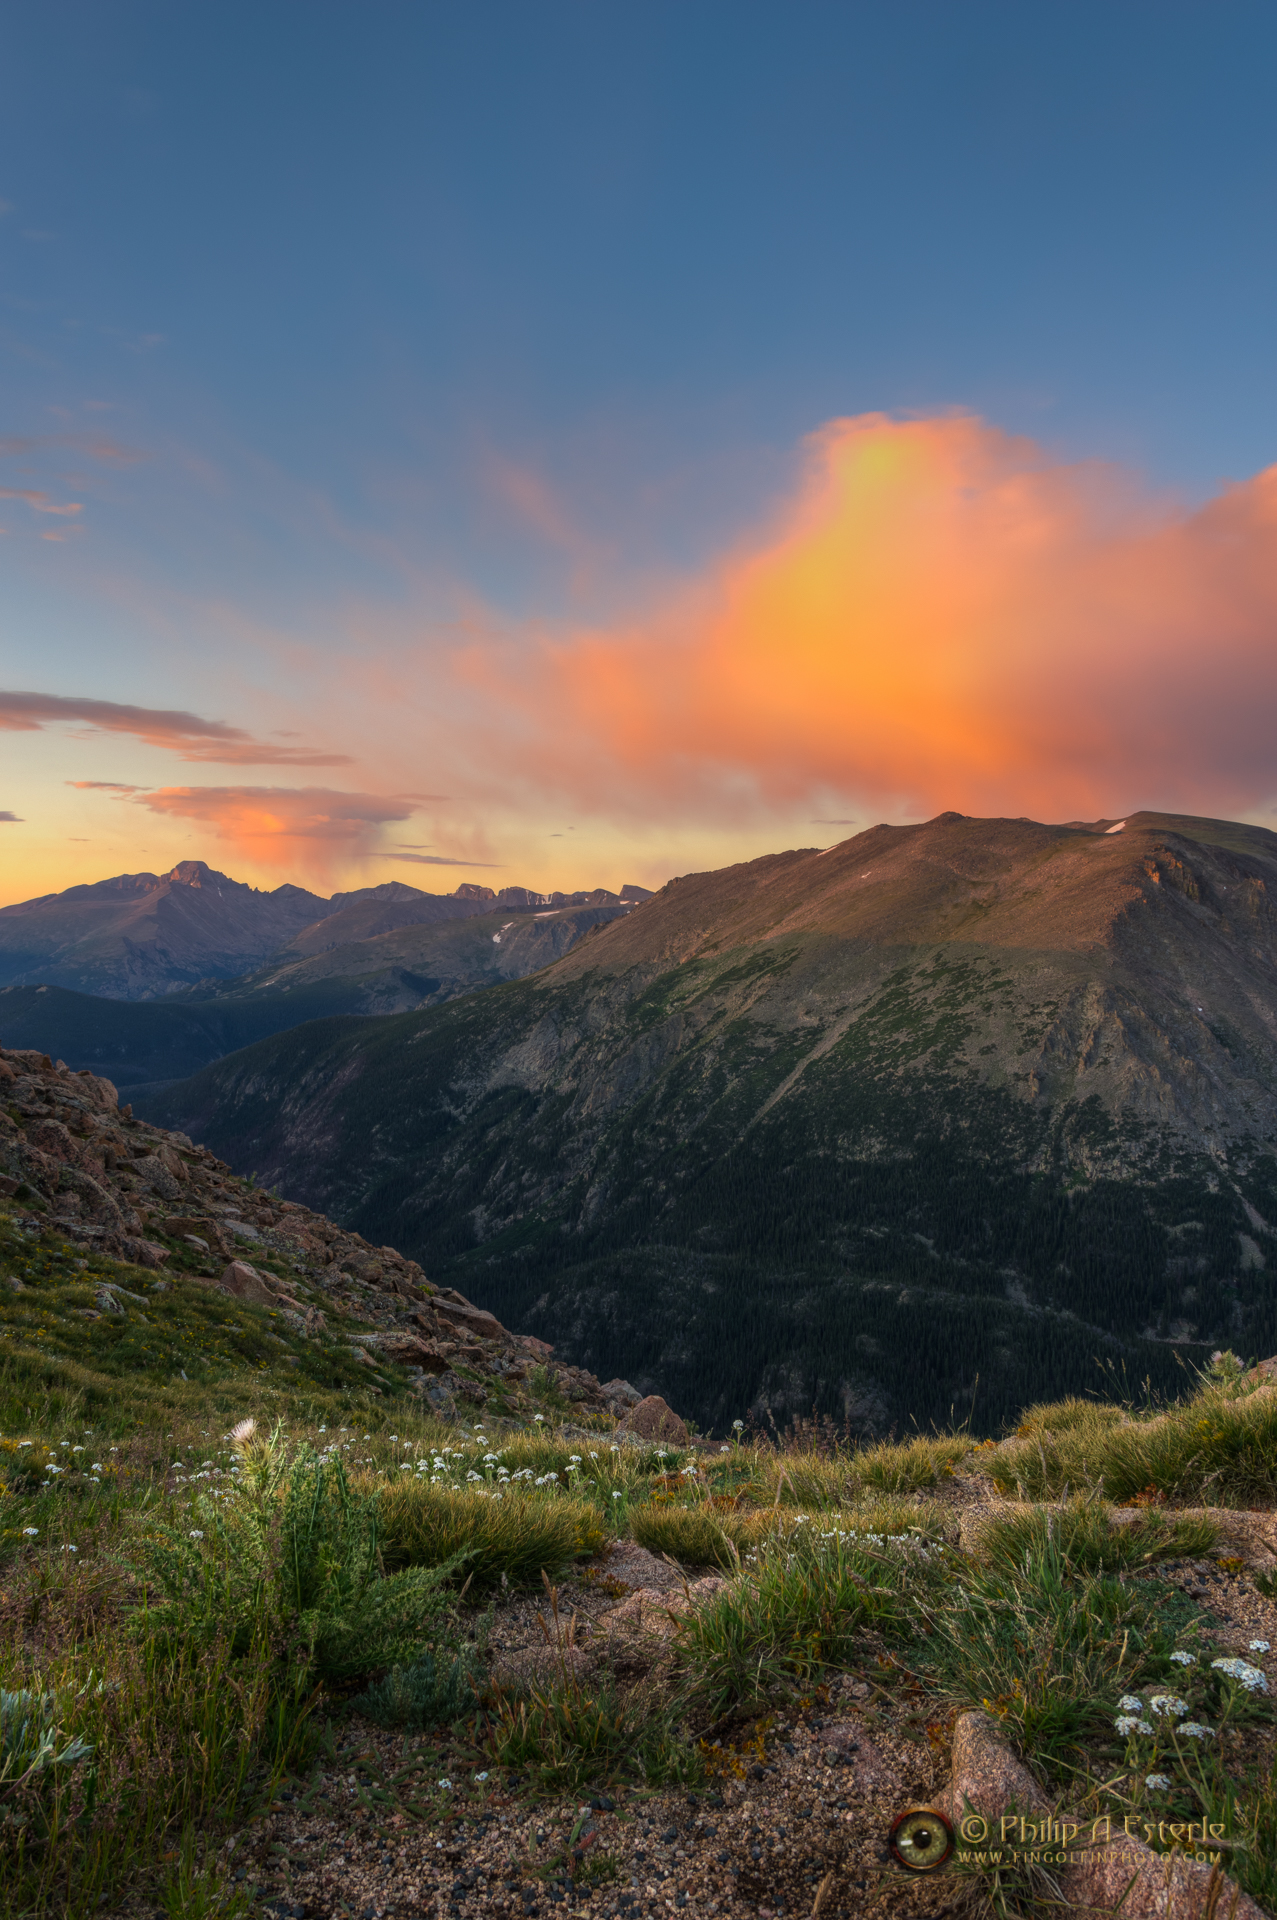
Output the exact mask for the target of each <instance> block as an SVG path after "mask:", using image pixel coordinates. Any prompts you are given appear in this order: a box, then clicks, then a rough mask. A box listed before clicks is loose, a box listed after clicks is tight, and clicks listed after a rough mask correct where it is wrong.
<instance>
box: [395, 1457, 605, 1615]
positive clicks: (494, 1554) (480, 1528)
mask: <svg viewBox="0 0 1277 1920" xmlns="http://www.w3.org/2000/svg"><path fill="white" fill-rule="evenodd" d="M378 1524H379V1528H380V1535H381V1541H382V1547H383V1551H384V1553H385V1556H386V1561H387V1564H388V1565H392V1566H396V1567H410V1568H418V1567H419V1568H425V1567H440V1566H444V1565H455V1564H458V1563H459V1561H460V1559H462V1558H464V1563H465V1571H466V1577H467V1578H468V1579H469V1580H470V1581H471V1582H472V1583H473V1586H474V1587H475V1589H476V1590H478V1591H487V1590H488V1589H489V1588H491V1587H494V1586H497V1585H499V1584H500V1583H501V1580H502V1576H503V1575H504V1576H505V1580H506V1582H507V1584H508V1585H510V1586H514V1587H534V1586H538V1585H539V1584H540V1582H541V1576H542V1574H543V1573H546V1574H548V1575H549V1576H550V1577H551V1578H552V1579H553V1578H555V1577H556V1576H557V1575H558V1574H560V1573H562V1572H563V1571H564V1569H565V1568H567V1567H569V1566H570V1565H571V1564H572V1561H573V1560H574V1559H575V1558H576V1557H577V1555H578V1554H588V1553H597V1552H598V1551H599V1549H600V1548H601V1547H602V1545H603V1542H604V1538H605V1534H604V1528H603V1523H602V1520H601V1518H600V1516H599V1512H598V1509H597V1508H596V1507H595V1506H594V1505H593V1504H592V1503H591V1502H590V1501H588V1500H585V1499H580V1498H577V1497H575V1496H573V1495H570V1494H564V1493H554V1492H550V1493H540V1492H530V1493H524V1492H520V1491H516V1490H515V1489H514V1488H512V1487H507V1488H504V1489H501V1490H497V1489H492V1490H489V1489H487V1488H484V1489H482V1490H478V1489H469V1488H460V1487H432V1486H431V1485H430V1484H429V1483H428V1482H423V1481H422V1480H421V1479H420V1478H417V1477H414V1478H412V1479H409V1478H408V1477H407V1476H406V1475H405V1476H404V1478H403V1479H402V1480H401V1481H392V1482H391V1484H390V1485H389V1486H385V1487H383V1488H382V1489H381V1491H380V1493H379V1496H378Z"/></svg>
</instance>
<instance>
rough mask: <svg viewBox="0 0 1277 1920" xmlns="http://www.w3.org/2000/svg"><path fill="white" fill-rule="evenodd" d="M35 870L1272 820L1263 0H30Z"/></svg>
mask: <svg viewBox="0 0 1277 1920" xmlns="http://www.w3.org/2000/svg"><path fill="white" fill-rule="evenodd" d="M0 203H3V210H2V211H0V401H2V409H0V528H2V529H3V531H2V532H0V568H3V575H4V590H3V593H2V594H0V904H6V903H10V902H13V901H17V900H21V899H25V898H29V897H32V896H34V895H38V894H43V893H48V892H52V891H55V890H57V889H60V888H62V887H66V886H69V885H74V884H78V883H80V882H84V881H92V880H96V879H101V878H104V877H106V876H107V875H110V874H115V873H121V872H139V871H152V872H163V871H165V870H167V868H168V867H170V866H172V865H173V864H174V863H176V862H177V861H179V860H184V859H192V858H199V859H206V860H208V861H209V863H210V864H211V865H213V866H216V867H219V868H221V869H222V870H223V871H227V872H230V873H232V874H234V875H235V876H236V877H237V878H240V879H247V880H250V881H252V882H253V883H254V884H255V885H259V886H275V885H278V884H280V883H281V882H282V881H285V880H290V881H296V882H298V883H300V884H304V885H307V886H312V887H316V888H318V889H319V890H321V891H325V892H327V891H332V890H335V889H338V888H342V889H344V888H349V887H352V886H359V885H368V884H374V883H376V882H379V881H383V880H389V879H398V880H402V881H406V882H408V883H409V884H411V885H415V886H420V887H423V888H426V889H427V890H430V891H436V892H450V891H452V890H453V889H454V888H455V887H456V886H457V885H458V884H460V883H461V882H464V881H480V882H485V883H487V884H491V885H493V886H496V887H500V886H504V885H510V884H522V885H526V886H533V887H542V888H545V889H547V890H548V889H550V888H564V889H571V888H575V887H585V886H591V887H592V886H598V885H603V886H610V887H614V888H618V887H620V886H621V885H622V884H623V883H624V882H627V881H629V882H638V883H640V884H645V885H648V886H659V885H660V884H661V883H662V882H663V881H664V880H665V879H667V878H668V877H669V876H670V875H671V874H674V873H685V872H689V871H694V870H698V869H704V868H709V867H717V866H722V865H725V864H728V863H730V862H732V861H735V860H742V859H749V858H752V857H754V856H755V855H757V854H760V853H764V852H769V851H773V850H776V849H778V848H782V847H792V846H823V845H827V844H830V843H831V842H833V841H836V840H838V839H841V838H845V837H846V836H847V835H848V834H850V833H854V832H856V831H859V830H860V829H861V828H863V827H865V826H869V825H872V824H873V823H875V822H876V821H879V820H892V821H904V820H910V819H920V818H926V817H929V816H930V815H932V814H934V813H937V812H940V811H943V810H946V809H949V808H953V809H956V810H957V811H959V812H963V813H973V814H995V813H996V814H1009V815H1014V816H1019V815H1029V816H1032V817H1035V818H1041V819H1052V820H1059V819H1094V818H1100V817H1105V818H1117V817H1120V816H1121V815H1123V814H1125V813H1127V812H1131V811H1134V810H1136V809H1137V808H1142V807H1163V808H1168V809H1175V810H1179V811H1191V812H1196V813H1206V814H1214V815H1220V816H1229V817H1241V818H1246V819H1252V820H1255V821H1258V822H1260V823H1262V824H1265V825H1272V826H1277V818H1274V809H1275V808H1277V764H1275V760H1274V745H1273V742H1274V737H1275V730H1274V727H1273V717H1274V714H1275V713H1277V12H1275V11H1274V9H1273V8H1272V6H1271V5H1270V4H1268V3H1267V0H1264V4H1256V5H1251V4H1246V0H1229V4H1227V5H1224V6H1208V5H1205V4H1202V3H1201V0H1196V3H1195V4H1192V5H1182V4H1177V0H1103V3H1102V4H1091V0H1067V4H1053V3H1052V0H1043V3H1042V4H1039V5H1034V6H1025V5H1023V4H1022V3H1018V4H1014V5H1011V4H988V3H986V0H962V4H961V5H956V4H954V3H953V0H943V4H932V3H931V0H916V3H915V0H891V4H886V3H885V0H875V4H872V5H865V4H857V0H842V4H838V5H825V4H823V3H822V0H802V4H801V5H798V6H782V5H778V4H775V3H774V0H773V4H769V5H758V4H754V0H677V4H666V3H665V0H643V3H642V4H641V5H635V4H629V5H618V4H606V3H601V0H589V3H588V4H587V3H586V0H510V3H507V0H456V3H455V4H452V3H449V4H442V3H441V4H432V3H431V0H411V4H399V0H369V4H365V5H353V4H350V0H346V4H342V5H331V4H327V0H305V4H302V0H286V3H284V0H252V3H251V4H240V3H239V0H219V4H218V5H217V6H216V7H209V6H207V5H203V4H199V5H193V4H177V3H170V4H155V3H152V0H137V3H133V0H90V3H89V4H80V3H79V0H77V3H75V4H63V3H62V0H42V4H41V6H39V7H37V8H31V7H26V8H24V7H18V6H14V5H10V6H9V7H7V8H3V9H0Z"/></svg>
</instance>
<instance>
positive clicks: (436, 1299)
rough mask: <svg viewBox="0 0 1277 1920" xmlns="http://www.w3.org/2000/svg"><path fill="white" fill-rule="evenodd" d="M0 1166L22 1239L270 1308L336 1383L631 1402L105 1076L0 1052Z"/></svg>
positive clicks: (490, 1396)
mask: <svg viewBox="0 0 1277 1920" xmlns="http://www.w3.org/2000/svg"><path fill="white" fill-rule="evenodd" d="M0 1170H2V1171H0V1208H3V1211H4V1212H5V1214H6V1215H9V1214H13V1213H16V1215H17V1217H18V1219H19V1220H20V1221H22V1220H25V1221H26V1222H27V1224H28V1226H29V1228H30V1229H31V1230H34V1231H37V1232H39V1231H43V1230H50V1229H51V1230H52V1231H53V1232H54V1233H55V1234H57V1235H60V1236H62V1237H64V1238H65V1239H67V1240H69V1241H70V1242H72V1243H74V1244H75V1245H77V1246H79V1247H80V1248H82V1249H83V1250H85V1251H86V1252H89V1253H91V1254H93V1255H105V1256H108V1257H110V1258H114V1259H117V1260H120V1261H127V1262H131V1263H132V1264H133V1265H135V1266H138V1267H142V1268H146V1269H151V1270H154V1271H156V1272H163V1273H165V1274H167V1275H172V1276H177V1275H178V1274H184V1275H186V1276H188V1277H190V1278H192V1279H195V1280H202V1281H204V1282H206V1283H207V1284H209V1285H211V1286H215V1287H217V1288H220V1289H221V1290H222V1291H223V1292H225V1293H227V1294H228V1295H232V1296H233V1297H234V1298H235V1299H236V1300H238V1301H240V1302H242V1303H243V1304H244V1305H246V1306H249V1307H264V1308H269V1309H270V1310H271V1311H272V1312H273V1313H274V1314H275V1316H276V1317H277V1320H278V1322H279V1324H281V1325H283V1326H284V1327H286V1328H287V1329H288V1330H289V1333H290V1334H291V1335H292V1336H293V1338H294V1341H295V1342H296V1341H302V1342H323V1343H324V1344H325V1345H326V1346H328V1347H330V1348H331V1347H332V1346H333V1345H334V1343H336V1345H337V1347H338V1348H339V1350H340V1368H344V1371H345V1374H346V1376H347V1377H348V1378H353V1380H354V1382H355V1383H356V1384H361V1385H364V1386H368V1387H371V1389H372V1390H373V1391H374V1392H381V1391H382V1390H394V1389H399V1390H402V1388H403V1387H404V1386H405V1385H406V1386H407V1387H408V1388H409V1389H410V1390H411V1391H414V1392H416V1393H418V1394H421V1395H423V1396H425V1397H426V1398H427V1399H428V1400H429V1401H430V1402H431V1403H432V1404H433V1405H434V1406H435V1407H436V1409H438V1410H440V1411H442V1412H446V1413H450V1412H453V1411H455V1410H457V1409H458V1407H461V1406H468V1407H471V1408H474V1407H483V1406H490V1407H491V1408H492V1409H493V1411H496V1412H502V1413H509V1414H517V1413H518V1412H519V1411H520V1410H521V1409H522V1410H523V1411H524V1412H526V1411H528V1410H529V1408H530V1407H531V1405H533V1404H542V1403H546V1402H547V1401H548V1403H550V1404H555V1403H557V1404H558V1406H559V1407H560V1409H562V1410H565V1411H567V1412H569V1413H574V1414H575V1415H576V1416H577V1417H578V1418H582V1417H583V1418H587V1419H588V1418H598V1417H599V1416H609V1415H615V1416H621V1417H626V1416H628V1415H629V1414H630V1411H631V1409H633V1408H634V1407H635V1406H636V1405H637V1403H638V1402H639V1400H640V1396H639V1394H638V1393H637V1391H636V1390H635V1389H634V1388H632V1387H630V1386H629V1385H628V1384H627V1382H625V1381H623V1380H613V1381H611V1382H610V1383H609V1384H608V1385H607V1386H606V1387H603V1386H600V1384H599V1382H598V1380H597V1379H595V1378H594V1377H593V1376H592V1375H590V1374H588V1373H586V1372H584V1371H583V1370H582V1369H580V1368H578V1367H574V1366H572V1365H571V1364H570V1363H567V1362H565V1361H563V1360H561V1359H559V1358H557V1357H556V1356H555V1355H554V1352H553V1350H552V1348H550V1347H549V1346H547V1345H546V1344H545V1343H544V1342H542V1341H539V1340H536V1339H530V1338H524V1337H519V1336H516V1335H513V1334H511V1333H508V1332H507V1331H506V1329H505V1328H504V1327H503V1326H502V1325H501V1324H500V1322H499V1321H498V1320H496V1319H495V1318H494V1316H493V1315H492V1314H490V1313H487V1312H485V1311H483V1310H482V1309H480V1308H478V1307H475V1306H474V1305H473V1304H472V1303H471V1302H470V1301H469V1300H467V1299H466V1297H465V1296H464V1295H463V1294H461V1293H459V1292H457V1291H456V1290H455V1289H453V1288H437V1287H434V1286H432V1285H431V1284H430V1283H429V1282H428V1281H427V1279H426V1277H425V1275H424V1273H423V1272H422V1270H421V1267H420V1266H419V1265H418V1264H417V1263H416V1262H415V1261H412V1260H407V1259H405V1258H404V1257H403V1255H402V1254H400V1253H398V1252H397V1251H396V1250H395V1249H394V1248H393V1247H388V1246H381V1247H377V1246H373V1245H371V1244H370V1243H369V1242H368V1241H367V1240H365V1239H364V1238H363V1237H362V1235H360V1234H358V1233H351V1232H347V1231H345V1230H343V1229H342V1228H340V1227H337V1226H334V1224H333V1223H332V1222H331V1221H330V1220H327V1219H325V1218H324V1217H323V1215H321V1214H317V1213H313V1212H312V1211H310V1209H308V1208H306V1207H303V1206H299V1205H297V1204H296V1203H295V1202H292V1201H281V1200H279V1199H277V1198H276V1197H275V1196H274V1195H272V1194H269V1193H264V1192H262V1191H261V1190H260V1189H258V1188H256V1187H254V1186H252V1185H250V1184H249V1183H247V1182H246V1181H244V1180H241V1179H238V1178H236V1177H235V1176H234V1175H233V1174H232V1173H231V1172H230V1169H229V1168H228V1167H227V1166H226V1165H225V1164H224V1163H223V1162H222V1161H219V1160H218V1159H217V1158H216V1156H215V1155H214V1154H212V1153H211V1152H210V1151H209V1150H208V1149H207V1148H205V1147H197V1146H195V1145H193V1143H192V1142H191V1141H190V1139H189V1138H187V1136H186V1135H184V1134H180V1133H169V1132H166V1131H165V1130H163V1129H161V1128H156V1127H151V1126H147V1125H145V1124H144V1123H142V1122H140V1121H138V1120H136V1119H135V1118H134V1117H133V1114H132V1110H131V1108H130V1107H128V1106H125V1107H124V1108H123V1109H121V1108H120V1106H119V1104H118V1097H117V1094H116V1090H115V1088H114V1087H113V1086H112V1085H111V1083H110V1081H109V1080H105V1079H102V1078H100V1077H98V1076H96V1075H94V1074H91V1073H87V1072H81V1073H72V1072H71V1071H70V1069H69V1068H67V1067H66V1066H65V1065H64V1064H63V1063H62V1062H61V1061H59V1062H57V1063H56V1064H55V1063H54V1062H52V1061H50V1060H49V1058H48V1057H47V1055H42V1054H39V1053H35V1052H31V1051H27V1050H24V1049H19V1048H0ZM281 1269H282V1270H281ZM12 1284H13V1282H12V1281H11V1282H10V1285H12ZM118 1291H119V1290H118V1287H114V1288H113V1287H110V1286H107V1285H105V1284H104V1285H103V1289H102V1292H103V1296H104V1297H102V1298H101V1299H100V1300H99V1305H100V1307H102V1308H103V1310H104V1311H106V1312H111V1313H115V1312H120V1311H123V1310H124V1309H123V1308H122V1303H121V1301H120V1300H119V1298H118V1297H117V1296H118ZM89 1317H90V1318H95V1317H98V1316H96V1315H94V1314H90V1316H89ZM330 1322H331V1323H332V1324H331V1326H330ZM534 1373H536V1375H537V1379H536V1386H537V1388H538V1392H539V1400H538V1401H535V1402H534V1401H532V1400H530V1399H529V1392H528V1387H529V1382H530V1379H531V1377H532V1375H533V1374H534Z"/></svg>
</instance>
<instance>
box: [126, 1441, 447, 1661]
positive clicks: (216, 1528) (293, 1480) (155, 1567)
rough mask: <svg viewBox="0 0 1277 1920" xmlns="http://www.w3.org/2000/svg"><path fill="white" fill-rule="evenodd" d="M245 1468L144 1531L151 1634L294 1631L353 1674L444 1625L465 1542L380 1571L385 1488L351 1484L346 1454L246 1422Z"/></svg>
mask: <svg viewBox="0 0 1277 1920" xmlns="http://www.w3.org/2000/svg"><path fill="white" fill-rule="evenodd" d="M237 1440H238V1445H239V1450H240V1454H241V1459H242V1474H241V1478H240V1482H239V1484H238V1485H236V1486H234V1487H233V1488H232V1489H231V1490H229V1492H228V1493H227V1495H226V1497H225V1498H223V1499H222V1500H221V1501H220V1502H214V1500H213V1499H212V1497H211V1496H210V1495H209V1494H204V1493H201V1494H200V1495H198V1496H197V1497H196V1498H195V1499H194V1500H193V1501H192V1502H191V1504H190V1507H189V1509H188V1514H187V1517H188V1518H196V1519H198V1520H199V1521H200V1523H201V1524H200V1525H199V1526H197V1527H191V1528H186V1529H183V1528H179V1527H175V1526H173V1525H172V1524H168V1525H164V1526H154V1527H153V1528H152V1529H151V1530H150V1531H149V1532H148V1533H147V1534H146V1535H144V1537H143V1542H142V1549H141V1551H142V1559H143V1564H144V1566H145V1569H146V1573H147V1575H148V1576H149V1579H150V1580H151V1581H152V1582H154V1584H155V1585H157V1586H158V1587H159V1588H160V1590H161V1591H162V1593H163V1594H164V1596H165V1598H164V1601H163V1602H162V1603H161V1604H160V1606H159V1607H150V1606H147V1607H146V1608H144V1609H143V1610H142V1611H141V1612H140V1614H139V1617H138V1619H137V1621H136V1625H137V1626H138V1628H139V1629H140V1630H142V1631H144V1632H146V1633H148V1634H154V1633H156V1632H159V1633H166V1632H167V1633H168V1634H169V1635H172V1636H175V1637H176V1638H178V1639H179V1640H180V1639H186V1638H194V1639H196V1640H203V1641H206V1642H207V1641H208V1640H211V1639H213V1638H215V1637H217V1636H218V1635H223V1634H224V1635H226V1636H227V1637H228V1639H229V1641H230V1644H231V1646H232V1649H233V1650H234V1651H235V1652H236V1653H242V1652H243V1651H244V1650H245V1649H246V1647H247V1646H248V1644H249V1643H250V1642H251V1641H252V1640H253V1638H254V1637H255V1636H256V1635H258V1634H261V1633H266V1634H281V1633H282V1634H284V1635H295V1636H296V1637H297V1638H298V1639H299V1640H300V1642H301V1644H302V1645H303V1646H304V1648H305V1652H306V1657H307V1662H308V1664H309V1666H310V1667H311V1668H312V1669H313V1671H314V1672H315V1674H316V1675H317V1676H318V1677H319V1678H321V1679H325V1680H330V1681H338V1682H342V1681H349V1680H354V1679H359V1678H361V1677H362V1676H363V1675H365V1674H368V1673H371V1672H375V1671H376V1670H377V1669H378V1668H379V1667H385V1666H390V1665H392V1664H394V1663H395V1662H396V1661H404V1660H408V1659H410V1658H411V1657H412V1655H413V1654H414V1653H415V1651H416V1650H417V1648H418V1647H419V1646H420V1643H421V1641H422V1640H423V1639H427V1638H429V1637H431V1635H432V1634H433V1633H435V1632H437V1631H438V1628H439V1623H440V1622H441V1621H442V1619H443V1617H444V1616H445V1615H446V1613H447V1611H448V1608H449V1604H450V1603H449V1597H448V1595H447V1594H446V1592H445V1591H444V1586H445V1583H446V1582H447V1581H448V1580H449V1579H450V1578H451V1576H452V1575H453V1574H454V1573H455V1572H456V1570H457V1568H458V1566H459V1565H460V1558H461V1557H460V1556H458V1555H457V1554H456V1553H455V1552H454V1553H452V1554H450V1555H448V1556H446V1557H443V1556H441V1557H440V1558H439V1559H438V1560H436V1562H435V1563H434V1564H433V1565H431V1566H429V1567H421V1566H418V1567H411V1568H408V1569H405V1570H404V1571H402V1572H398V1573H393V1574H389V1575H383V1574H382V1572H381V1567H380V1561H379V1554H378V1537H377V1504H376V1500H375V1499H374V1498H372V1497H370V1496H367V1495H361V1494H359V1493H357V1492H356V1491H355V1490H354V1488H352V1486H351V1483H350V1480H349V1478H348V1476H347V1473H346V1468H345V1465H344V1463H343V1462H342V1460H341V1459H340V1458H337V1457H334V1456H332V1455H323V1454H318V1453H316V1452H315V1450H314V1448H312V1447H308V1446H304V1447H301V1448H299V1449H298V1450H297V1451H296V1452H295V1453H292V1454H290V1453H289V1451H288V1449H287V1447H286V1445H285V1442H284V1439H283V1435H282V1430H281V1429H280V1428H278V1427H277V1428H276V1429H275V1431H274V1432H273V1433H272V1434H271V1436H270V1438H269V1439H268V1440H266V1441H261V1440H259V1439H258V1438H257V1436H256V1432H255V1430H254V1429H253V1426H252V1423H251V1422H246V1423H245V1424H244V1427H243V1428H242V1429H238V1430H237Z"/></svg>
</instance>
